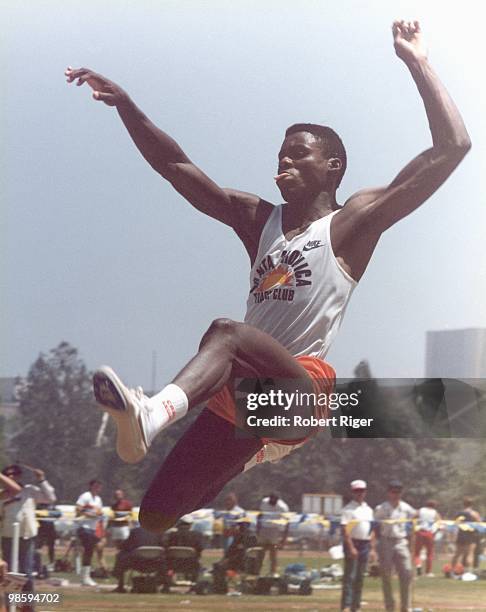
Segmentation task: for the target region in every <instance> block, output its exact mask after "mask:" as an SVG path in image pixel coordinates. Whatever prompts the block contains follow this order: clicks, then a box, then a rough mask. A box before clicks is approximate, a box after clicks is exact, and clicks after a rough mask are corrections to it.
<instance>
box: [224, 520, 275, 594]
mask: <svg viewBox="0 0 486 612" xmlns="http://www.w3.org/2000/svg"><path fill="white" fill-rule="evenodd" d="M236 522H237V523H238V531H237V533H236V535H235V537H234V539H233V542H232V543H231V545H230V547H229V548H228V550H227V551H226V552H225V554H224V557H223V559H222V560H221V561H219V562H218V563H215V564H214V565H213V577H214V587H215V592H217V593H225V592H226V590H227V585H226V572H227V570H233V571H236V572H241V571H243V570H245V569H247V568H245V558H246V551H247V550H248V549H249V548H252V547H253V546H258V540H257V537H256V535H254V534H252V533H251V532H250V524H251V521H250V519H249V518H247V517H243V518H241V519H239V520H238V521H236ZM263 555H264V552H263V550H262V552H261V555H260V558H259V559H257V560H256V561H255V565H254V566H253V567H252V568H251V573H252V574H258V573H259V572H260V568H261V565H262V562H263Z"/></svg>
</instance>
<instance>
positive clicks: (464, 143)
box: [454, 134, 472, 158]
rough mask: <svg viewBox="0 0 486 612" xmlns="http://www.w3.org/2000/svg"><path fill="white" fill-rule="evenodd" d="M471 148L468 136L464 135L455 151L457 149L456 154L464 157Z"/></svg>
mask: <svg viewBox="0 0 486 612" xmlns="http://www.w3.org/2000/svg"><path fill="white" fill-rule="evenodd" d="M471 147H472V143H471V139H470V138H469V136H468V135H467V134H466V135H465V136H464V138H462V139H461V140H460V141H459V142H458V143H457V144H456V145H455V147H454V148H455V149H457V152H458V154H460V155H461V158H462V157H465V156H466V155H467V153H469V151H470V150H471Z"/></svg>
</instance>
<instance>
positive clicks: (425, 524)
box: [414, 499, 441, 578]
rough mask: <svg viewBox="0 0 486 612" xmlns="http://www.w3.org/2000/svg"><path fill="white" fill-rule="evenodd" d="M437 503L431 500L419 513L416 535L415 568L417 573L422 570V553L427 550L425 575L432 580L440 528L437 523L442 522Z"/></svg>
mask: <svg viewBox="0 0 486 612" xmlns="http://www.w3.org/2000/svg"><path fill="white" fill-rule="evenodd" d="M436 507H437V502H436V501H434V500H433V499H429V500H428V501H427V502H426V504H425V506H423V507H422V508H420V509H419V511H418V523H417V526H418V530H417V532H416V533H415V551H414V553H415V567H416V568H417V573H418V574H420V573H421V570H422V559H421V557H420V553H421V552H422V548H425V551H426V554H427V557H426V562H425V575H426V576H427V577H429V578H432V577H433V576H434V574H433V573H432V560H433V558H434V538H435V534H436V533H437V530H438V528H439V526H438V524H437V521H440V519H441V516H440V514H439V513H438V512H437V510H436Z"/></svg>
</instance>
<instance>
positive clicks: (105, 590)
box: [38, 551, 486, 612]
mask: <svg viewBox="0 0 486 612" xmlns="http://www.w3.org/2000/svg"><path fill="white" fill-rule="evenodd" d="M110 557H111V555H108V565H109V566H110V565H111V558H110ZM219 557H220V555H219V553H218V552H217V551H205V552H204V556H203V564H204V565H206V566H207V567H210V566H211V564H212V563H213V562H214V561H215V560H216V559H218V558H219ZM294 562H303V563H305V565H306V566H307V568H308V569H312V568H320V567H322V566H325V565H328V564H329V563H330V562H331V561H330V560H329V558H328V557H327V556H326V555H323V554H319V553H312V552H306V553H305V556H304V557H301V556H297V554H296V553H295V552H292V551H283V552H281V553H280V556H279V567H280V568H281V569H282V568H284V567H285V566H286V565H287V564H288V563H294ZM444 562H445V559H442V560H438V561H437V562H436V563H435V566H434V572H435V573H436V575H437V577H436V578H425V577H419V578H417V579H416V580H415V581H414V584H413V606H414V608H418V609H422V610H424V611H425V610H433V611H434V612H439V611H444V612H445V611H448V610H456V611H458V612H466V611H467V610H485V611H486V580H477V581H476V582H469V583H468V582H461V581H458V580H452V579H446V578H444V577H443V576H442V575H441V570H440V568H441V566H442V565H443V563H444ZM483 565H484V562H483ZM263 569H264V571H266V569H267V560H265V563H264V567H263ZM56 576H59V577H66V578H68V579H69V580H70V582H71V583H72V584H70V586H68V587H65V588H56V589H55V590H56V592H59V593H62V595H63V603H62V604H57V605H55V606H54V605H50V607H49V606H47V605H45V606H44V607H42V606H39V607H38V611H39V612H42V611H43V610H49V611H51V610H52V611H53V612H55V611H57V610H59V611H60V610H75V611H77V612H98V611H99V612H103V611H104V610H106V611H113V610H166V611H176V610H178V611H182V610H191V611H194V612H216V611H218V610H241V611H243V610H247V611H251V612H257V611H261V612H267V611H268V612H271V611H273V610H275V611H277V610H305V611H308V612H311V611H315V612H317V611H318V610H339V609H340V596H341V591H340V588H335V589H329V590H328V589H326V590H319V591H317V590H316V591H314V593H313V595H310V596H300V595H285V596H284V595H270V596H263V595H260V596H256V595H242V596H239V597H229V596H225V595H205V596H199V595H195V594H193V593H189V594H188V593H187V589H182V591H181V592H178V593H175V592H174V593H171V594H169V595H164V594H146V595H144V594H131V593H126V594H120V593H112V592H110V590H111V588H113V587H114V586H115V583H114V579H107V580H98V581H97V582H98V583H99V589H98V590H97V589H96V588H94V587H93V588H91V587H80V586H79V584H77V583H79V578H78V577H76V576H73V575H63V574H56ZM394 588H395V593H396V596H397V598H398V581H397V580H396V579H395V580H394ZM38 590H39V591H46V590H47V588H43V587H41V586H40V585H39V588H38ZM49 590H51V589H49ZM184 591H186V592H184ZM363 602H364V603H363V608H362V609H363V612H374V611H375V610H384V607H383V599H382V594H381V582H380V579H379V578H366V580H365V585H364V590H363Z"/></svg>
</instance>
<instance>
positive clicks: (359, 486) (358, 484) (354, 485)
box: [350, 480, 367, 489]
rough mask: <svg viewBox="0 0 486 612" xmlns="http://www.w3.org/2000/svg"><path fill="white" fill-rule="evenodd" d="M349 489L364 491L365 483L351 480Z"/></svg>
mask: <svg viewBox="0 0 486 612" xmlns="http://www.w3.org/2000/svg"><path fill="white" fill-rule="evenodd" d="M350 486H351V489H366V488H367V485H366V481H365V480H353V482H352V483H351V485H350Z"/></svg>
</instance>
